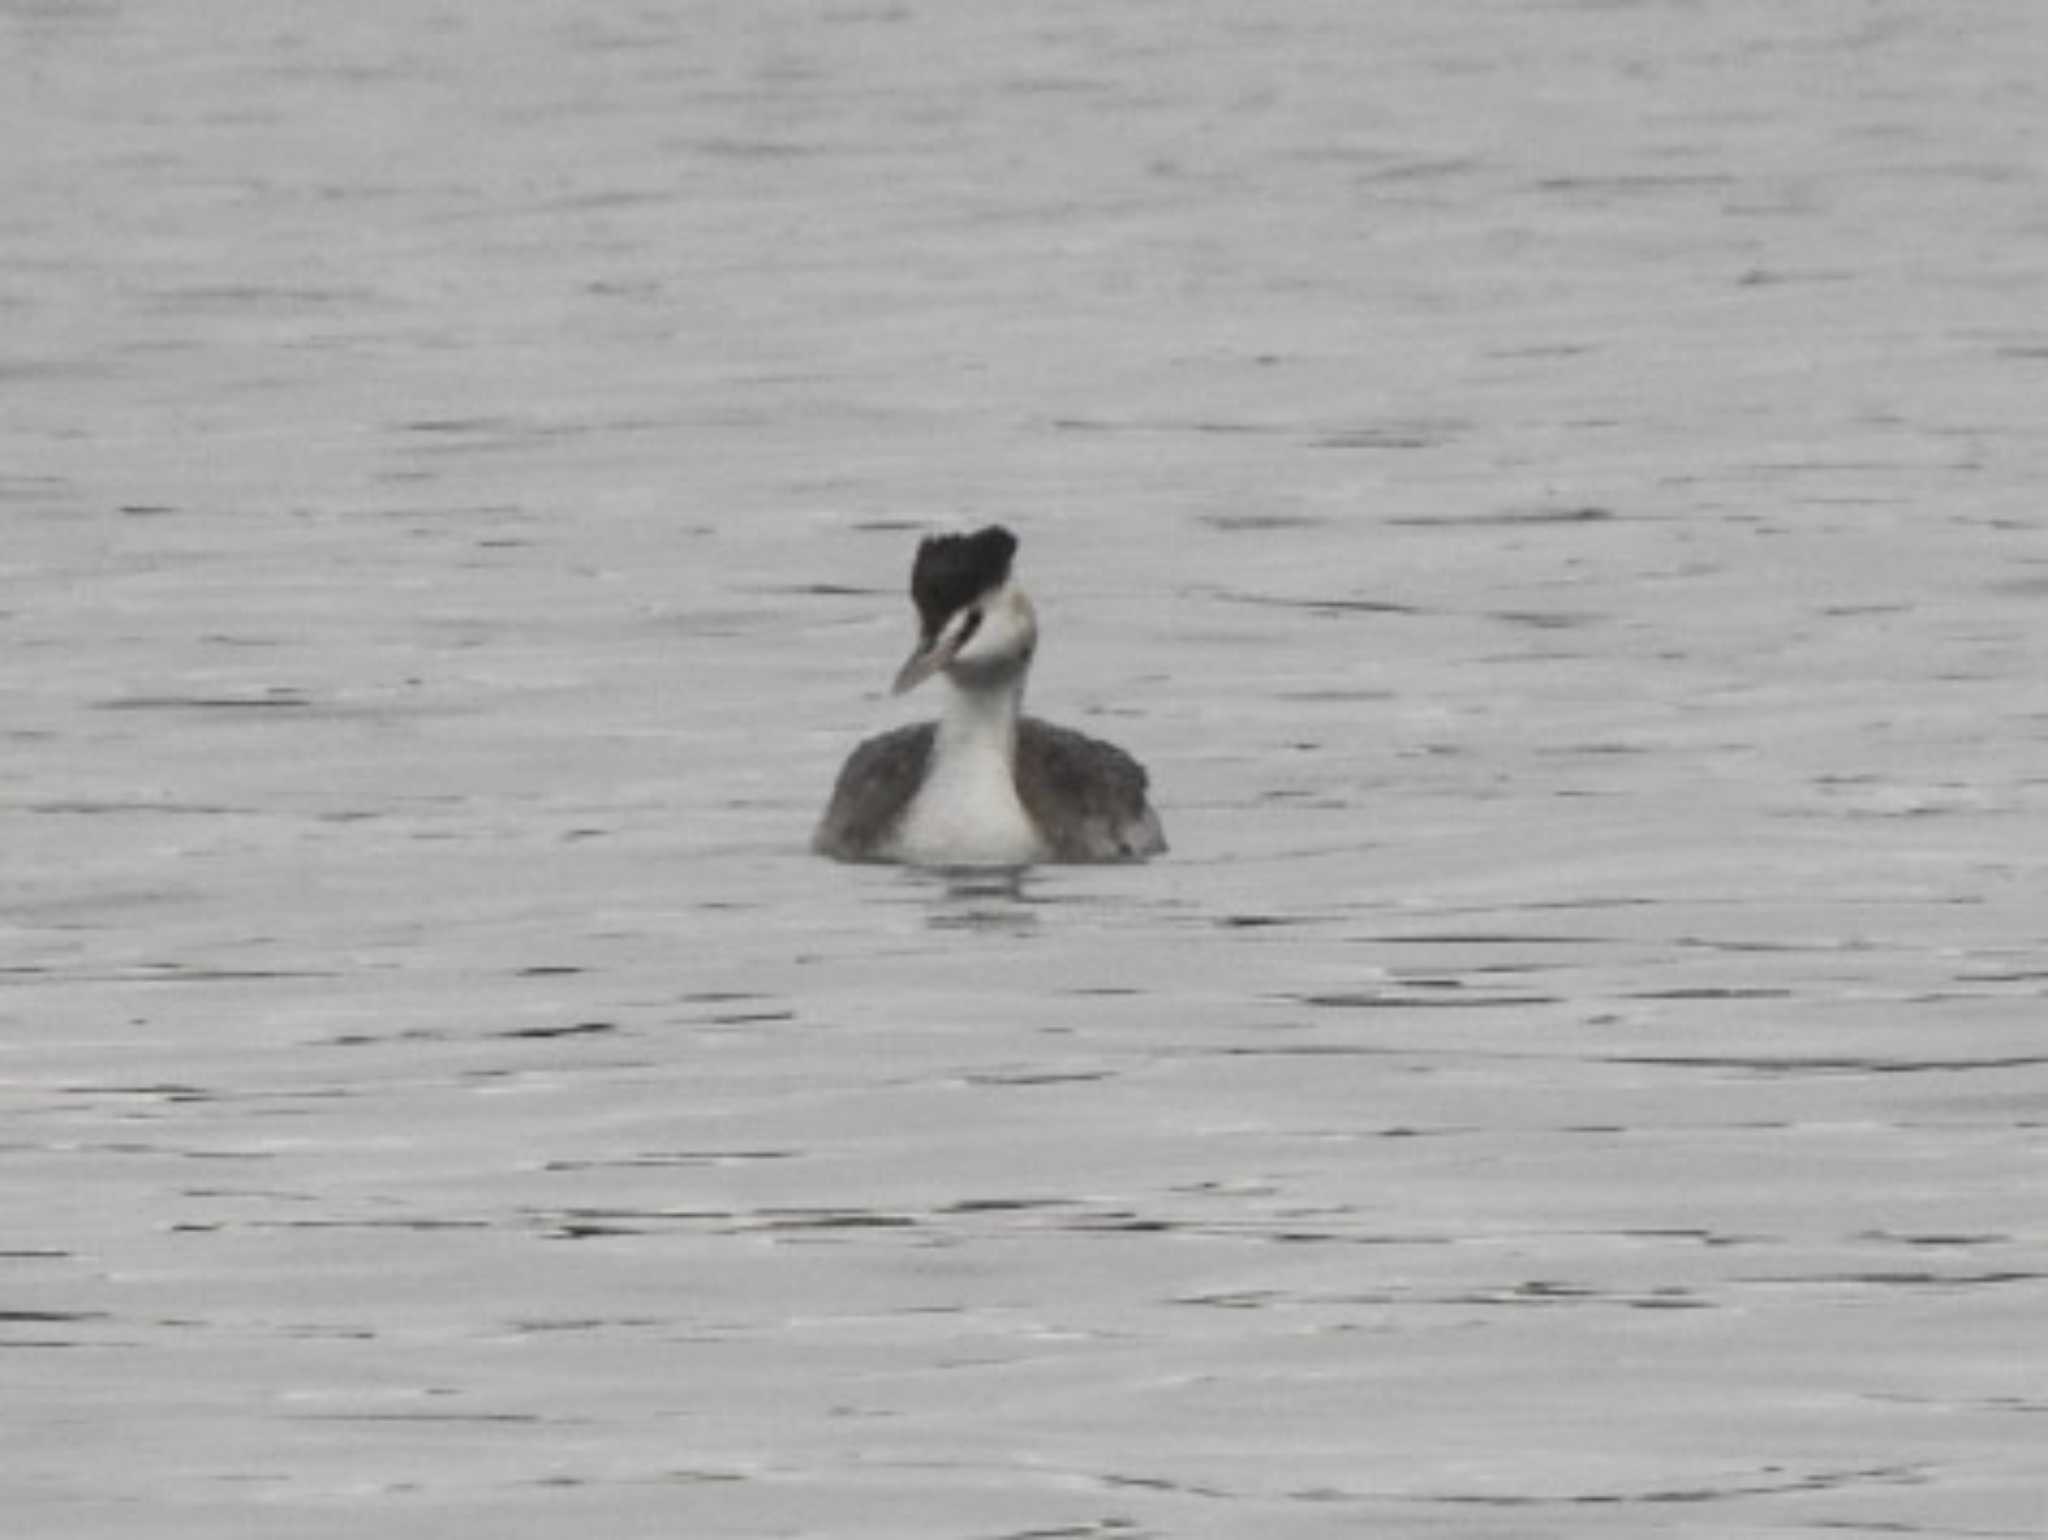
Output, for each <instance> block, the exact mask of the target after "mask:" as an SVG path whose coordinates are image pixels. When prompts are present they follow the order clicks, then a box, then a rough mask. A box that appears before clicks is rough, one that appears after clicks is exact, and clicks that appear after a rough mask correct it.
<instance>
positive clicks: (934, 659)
mask: <svg viewBox="0 0 2048 1540" xmlns="http://www.w3.org/2000/svg"><path fill="white" fill-rule="evenodd" d="M959 650H960V639H959V637H958V636H957V635H955V636H948V635H947V634H946V633H944V632H941V633H940V634H939V635H938V636H935V637H933V638H932V640H931V641H930V642H929V643H925V642H919V643H918V644H917V648H916V650H915V651H914V652H912V653H911V655H910V656H909V658H908V659H906V660H905V661H904V664H903V667H902V668H900V669H898V670H897V671H896V682H895V684H893V685H891V686H890V687H889V693H890V694H891V695H902V694H904V693H905V692H906V691H909V690H914V689H916V688H917V687H918V686H919V685H921V684H923V683H924V682H925V681H926V680H927V679H929V678H931V677H932V675H934V674H936V673H938V672H939V671H940V670H941V669H943V668H944V667H945V666H946V665H947V664H948V663H951V662H952V661H953V654H954V653H956V652H958V651H959Z"/></svg>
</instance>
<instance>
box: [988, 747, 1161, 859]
mask: <svg viewBox="0 0 2048 1540" xmlns="http://www.w3.org/2000/svg"><path fill="white" fill-rule="evenodd" d="M1146 784H1147V783H1146V776H1145V767H1144V766H1143V765H1141V764H1139V763H1138V762H1137V761H1136V760H1135V759H1133V758H1131V756H1130V755H1128V754H1126V753H1125V752H1124V751H1123V750H1122V749H1120V748H1118V747H1117V746H1116V745H1115V744H1113V743H1104V742H1103V741H1102V740H1101V739H1100V738H1091V737H1089V736H1088V735H1087V734H1086V733H1077V732H1075V731H1074V730H1073V729H1072V728H1070V727H1055V726H1053V725H1052V724H1051V723H1050V722H1041V721H1040V720H1039V719H1038V718H1036V717H1025V718H1024V719H1023V720H1022V721H1020V722H1019V723H1018V724H1017V795H1018V796H1019V797H1020V798H1021V799H1022V801H1023V803H1024V810H1025V812H1027V813H1029V814H1030V815H1031V821H1032V822H1033V823H1035V824H1037V825H1038V828H1039V832H1040V833H1041V834H1043V835H1044V836H1045V839H1046V842H1047V844H1049V845H1050V846H1051V847H1052V856H1053V859H1054V860H1055V861H1139V860H1143V859H1144V858H1145V857H1146V856H1153V855H1158V854H1159V853H1160V852H1161V851H1163V850H1164V849H1166V836H1165V834H1164V833H1163V832H1162V831H1161V830H1160V827H1159V815H1158V814H1156V813H1154V812H1153V811H1152V808H1151V805H1150V804H1149V803H1147V802H1146V800H1145V787H1146Z"/></svg>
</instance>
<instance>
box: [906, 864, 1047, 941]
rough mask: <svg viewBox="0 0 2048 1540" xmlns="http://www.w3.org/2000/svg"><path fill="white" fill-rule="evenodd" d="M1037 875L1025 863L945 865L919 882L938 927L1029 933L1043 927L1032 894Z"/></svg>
mask: <svg viewBox="0 0 2048 1540" xmlns="http://www.w3.org/2000/svg"><path fill="white" fill-rule="evenodd" d="M1032 875H1033V874H1032V871H1031V868H1029V867H1025V866H943V867H933V868H931V869H929V870H926V871H922V872H916V873H914V874H913V880H914V881H916V882H917V884H918V885H919V886H920V887H922V888H923V889H924V890H925V892H926V896H927V898H928V901H929V903H930V917H929V923H930V925H931V928H932V929H933V930H971V931H983V932H987V933H989V934H992V935H1008V936H1029V935H1033V934H1035V933H1036V932H1037V930H1038V915H1037V914H1036V913H1035V912H1034V911H1033V909H1032V904H1033V900H1032V899H1031V898H1030V897H1029V894H1028V887H1029V884H1030V882H1031V879H1032Z"/></svg>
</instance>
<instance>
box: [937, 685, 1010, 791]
mask: <svg viewBox="0 0 2048 1540" xmlns="http://www.w3.org/2000/svg"><path fill="white" fill-rule="evenodd" d="M1024 673H1025V671H1024V669H1022V668H1014V669H1005V670H1004V671H1002V672H1001V673H1000V674H994V673H991V674H980V675H976V676H975V677H973V678H972V679H971V680H963V679H960V678H957V677H951V676H949V677H948V678H947V680H946V711H945V715H943V716H942V717H940V718H939V742H938V753H939V756H940V758H942V759H943V758H946V757H948V756H953V755H958V756H961V757H966V756H970V755H972V756H977V757H978V756H980V755H984V754H985V755H990V756H992V757H994V758H996V759H999V760H1001V761H1002V764H1003V768H1004V770H1005V771H1007V770H1008V769H1009V766H1010V764H1011V762H1012V761H1013V759H1014V758H1015V755H1016V748H1017V716H1018V713H1019V712H1021V711H1022V710H1023V708H1024Z"/></svg>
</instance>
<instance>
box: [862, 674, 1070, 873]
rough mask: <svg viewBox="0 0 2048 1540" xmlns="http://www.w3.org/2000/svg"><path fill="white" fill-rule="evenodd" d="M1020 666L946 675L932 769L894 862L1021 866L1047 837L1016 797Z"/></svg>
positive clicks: (1039, 856) (1039, 854)
mask: <svg viewBox="0 0 2048 1540" xmlns="http://www.w3.org/2000/svg"><path fill="white" fill-rule="evenodd" d="M1024 673H1025V670H1024V668H1023V667H1022V666H1019V667H1016V668H1011V669H1004V670H1001V671H1000V672H994V671H978V672H977V673H976V674H974V675H972V676H970V681H971V682H963V681H961V680H960V679H958V678H949V679H948V681H947V682H948V685H949V686H950V689H949V697H950V698H949V699H948V700H947V702H946V712H945V715H944V716H942V717H940V718H939V736H938V741H937V742H936V743H935V744H933V745H932V763H931V769H930V771H929V772H928V773H927V774H926V777H925V782H924V785H923V786H921V787H919V788H918V793H917V797H916V799H915V801H914V802H913V803H912V804H911V807H910V810H909V813H908V815H907V816H906V818H905V820H904V824H903V828H902V829H901V831H900V832H899V834H898V836H897V841H896V844H897V850H896V859H898V860H905V861H913V862H918V863H920V864H924V865H932V866H955V865H957V866H1022V865H1026V864H1029V863H1030V862H1033V861H1039V860H1043V859H1044V858H1045V854H1046V852H1045V842H1044V840H1043V839H1042V838H1041V837H1040V835H1039V833H1038V828H1037V826H1036V825H1035V824H1033V823H1032V821H1031V818H1030V815H1029V814H1027V813H1026V812H1025V811H1024V804H1023V802H1022V801H1021V800H1019V798H1018V796H1017V779H1016V772H1015V769H1014V765H1015V761H1016V749H1017V716H1018V713H1019V711H1020V710H1021V709H1022V707H1023V702H1024Z"/></svg>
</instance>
